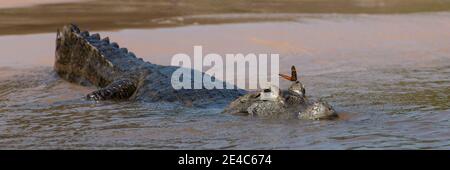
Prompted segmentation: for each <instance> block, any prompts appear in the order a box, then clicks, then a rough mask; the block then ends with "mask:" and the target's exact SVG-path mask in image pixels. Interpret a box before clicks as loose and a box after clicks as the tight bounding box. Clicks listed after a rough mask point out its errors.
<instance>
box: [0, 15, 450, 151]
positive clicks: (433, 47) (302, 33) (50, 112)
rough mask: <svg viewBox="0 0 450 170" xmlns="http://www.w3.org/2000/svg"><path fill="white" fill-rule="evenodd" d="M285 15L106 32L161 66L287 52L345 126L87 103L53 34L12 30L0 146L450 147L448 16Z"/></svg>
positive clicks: (0, 66) (2, 43) (4, 65)
mask: <svg viewBox="0 0 450 170" xmlns="http://www.w3.org/2000/svg"><path fill="white" fill-rule="evenodd" d="M283 15H286V16H288V17H289V18H290V21H288V22H262V23H241V24H225V25H193V26H185V27H178V28H159V29H125V30H120V31H114V32H101V34H102V35H107V36H110V38H111V39H112V40H113V41H116V42H118V43H119V44H120V45H121V46H125V47H128V48H129V49H130V50H131V51H134V52H135V53H136V54H137V55H138V56H141V57H144V59H145V60H147V61H151V62H154V63H159V64H168V63H170V59H171V56H172V55H173V54H176V53H180V52H183V53H187V54H192V51H193V49H192V46H193V45H203V48H204V52H205V53H208V52H214V53H219V54H226V53H237V52H239V53H250V52H251V53H279V54H280V56H281V59H280V64H281V68H282V70H281V71H282V72H287V71H288V69H289V67H290V65H293V64H294V65H296V66H297V67H298V70H299V71H300V76H301V78H300V80H301V81H302V82H303V83H304V84H305V86H306V89H307V94H308V95H309V96H311V97H313V98H319V97H321V98H323V99H325V100H327V101H329V102H330V103H331V104H332V105H333V106H334V107H335V109H336V110H338V111H339V112H340V113H339V114H340V119H339V120H336V121H302V120H267V119H261V118H250V117H239V116H231V115H224V114H220V112H221V109H196V108H185V107H180V106H176V105H166V104H164V105H162V104H159V103H138V102H120V103H118V102H99V103H95V102H90V101H85V100H83V99H82V98H83V96H84V95H85V94H86V93H88V92H90V91H92V90H94V89H95V88H93V87H82V86H78V85H74V84H70V83H67V82H65V81H63V80H61V79H59V78H58V77H57V76H56V75H55V74H54V73H53V72H52V63H53V61H54V60H53V53H54V38H55V35H54V33H43V34H34V35H11V36H2V37H0V51H2V55H0V61H1V63H0V148H2V149H6V148H18V149H30V148H31V149H38V148H42V149H418V148H420V149H450V142H449V141H450V130H449V129H450V122H449V121H450V47H449V44H450V33H449V32H448V30H450V24H449V23H450V13H446V12H440V13H416V14H395V15H387V14H384V15H361V14H359V15H357V14H307V15H306V14H305V15H297V14H283ZM256 16H257V15H256ZM264 16H265V17H266V16H267V14H265V15H264ZM203 17H212V18H214V17H225V18H227V17H228V18H230V17H239V14H235V15H220V16H203ZM276 17H280V16H279V15H277V16H276ZM292 18H293V20H292ZM19 46H20V47H23V49H22V48H18V47H19ZM282 87H286V84H285V83H284V84H283V85H282Z"/></svg>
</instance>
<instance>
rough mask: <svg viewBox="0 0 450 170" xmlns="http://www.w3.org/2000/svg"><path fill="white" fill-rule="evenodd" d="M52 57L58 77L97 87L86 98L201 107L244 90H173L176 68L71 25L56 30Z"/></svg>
mask: <svg viewBox="0 0 450 170" xmlns="http://www.w3.org/2000/svg"><path fill="white" fill-rule="evenodd" d="M55 57H56V61H55V65H54V69H55V71H56V73H57V74H58V75H59V76H60V77H61V78H63V79H65V80H67V81H70V82H73V83H78V84H81V85H95V86H97V87H99V88H100V89H99V90H97V91H94V92H92V93H90V94H88V95H87V99H90V100H141V101H148V102H179V103H182V104H185V105H187V106H200V107H201V106H210V105H215V104H217V105H224V104H228V103H229V102H230V101H232V100H234V99H236V98H237V97H239V96H241V95H243V94H245V93H246V92H245V91H244V90H241V89H238V88H237V87H235V88H234V89H212V90H208V89H206V88H202V89H180V90H176V89H174V88H173V87H172V85H171V76H172V73H173V72H174V71H175V70H177V69H178V68H179V67H175V66H162V65H156V64H152V63H149V62H144V61H143V60H142V59H141V58H137V57H136V56H135V55H134V54H133V53H132V52H129V51H128V50H127V49H126V48H120V47H119V45H118V44H117V43H113V42H109V39H108V38H104V39H100V35H98V34H92V35H89V33H88V32H87V31H84V32H80V29H79V28H78V27H77V26H75V25H67V26H65V27H64V28H63V29H62V30H61V31H59V30H58V34H57V38H56V52H55ZM191 72H192V74H194V73H193V72H194V70H191ZM202 74H203V75H204V76H208V75H206V74H204V73H202ZM224 84H225V83H224Z"/></svg>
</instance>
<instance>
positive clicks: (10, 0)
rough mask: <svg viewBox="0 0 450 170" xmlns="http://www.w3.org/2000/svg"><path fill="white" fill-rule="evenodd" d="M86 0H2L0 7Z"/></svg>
mask: <svg viewBox="0 0 450 170" xmlns="http://www.w3.org/2000/svg"><path fill="white" fill-rule="evenodd" d="M80 1H86V0H20V1H17V0H2V1H1V2H0V8H18V7H29V6H33V5H42V4H57V3H68V2H80Z"/></svg>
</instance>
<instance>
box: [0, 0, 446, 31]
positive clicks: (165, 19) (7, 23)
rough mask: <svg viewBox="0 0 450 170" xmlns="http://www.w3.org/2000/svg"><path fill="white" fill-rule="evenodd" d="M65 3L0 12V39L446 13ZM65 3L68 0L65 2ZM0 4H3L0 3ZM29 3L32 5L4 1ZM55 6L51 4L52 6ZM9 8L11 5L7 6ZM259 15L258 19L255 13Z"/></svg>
mask: <svg viewBox="0 0 450 170" xmlns="http://www.w3.org/2000/svg"><path fill="white" fill-rule="evenodd" d="M63 1H65V2H67V0H45V1H39V3H45V2H47V3H48V2H50V3H51V4H42V5H38V6H32V7H27V8H7V9H0V21H1V22H0V35H7V34H29V33H44V32H54V31H55V29H56V28H58V27H60V26H62V25H64V24H67V23H69V22H73V23H77V24H79V25H80V26H82V27H83V28H88V29H90V30H116V29H123V28H155V27H173V26H183V25H190V24H219V23H235V22H257V21H277V20H290V19H292V18H289V17H287V18H286V17H242V15H240V16H241V17H232V18H229V17H228V18H226V17H225V18H223V17H206V18H205V17H186V16H192V15H207V14H230V13H233V14H243V13H245V14H249V13H250V14H255V13H257V14H264V13H290V14H292V13H369V14H374V13H376V14H380V13H412V12H430V11H447V10H450V1H442V0H317V1H310V0H297V1H294V0H278V1H271V0H259V1H255V0H246V1H244V0H233V1H231V0H224V1H209V0H184V1H180V0H171V1H166V0H152V1H144V0H129V1H123V0H107V1H104V0H93V1H82V2H71V3H56V2H63ZM68 1H71V0H68ZM2 2H3V1H2ZM5 2H7V3H3V6H8V4H12V5H13V6H16V7H17V5H19V6H20V5H21V4H22V5H30V3H26V2H32V3H31V4H34V3H36V2H38V1H30V0H26V1H20V3H19V2H16V1H14V3H12V2H13V1H12V0H8V1H5ZM55 3H56V4H55ZM9 6H11V5H9ZM260 16H261V15H260Z"/></svg>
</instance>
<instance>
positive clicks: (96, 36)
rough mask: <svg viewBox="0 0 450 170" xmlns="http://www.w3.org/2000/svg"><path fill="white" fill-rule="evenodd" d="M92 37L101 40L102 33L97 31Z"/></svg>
mask: <svg viewBox="0 0 450 170" xmlns="http://www.w3.org/2000/svg"><path fill="white" fill-rule="evenodd" d="M91 37H92V38H94V39H95V40H100V34H98V33H95V34H92V35H91Z"/></svg>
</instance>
